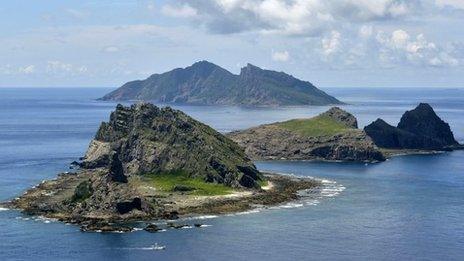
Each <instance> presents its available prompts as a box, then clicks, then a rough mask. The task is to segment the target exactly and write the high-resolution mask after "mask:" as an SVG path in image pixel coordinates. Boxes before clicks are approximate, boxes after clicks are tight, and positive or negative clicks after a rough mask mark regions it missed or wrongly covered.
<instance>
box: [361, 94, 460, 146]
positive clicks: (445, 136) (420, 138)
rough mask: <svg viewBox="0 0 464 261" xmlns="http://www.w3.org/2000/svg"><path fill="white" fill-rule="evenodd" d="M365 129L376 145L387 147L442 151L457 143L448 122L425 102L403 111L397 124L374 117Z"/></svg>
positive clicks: (457, 144)
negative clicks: (392, 124) (395, 125)
mask: <svg viewBox="0 0 464 261" xmlns="http://www.w3.org/2000/svg"><path fill="white" fill-rule="evenodd" d="M364 131H365V132H366V133H367V134H368V135H369V136H370V137H371V138H372V139H373V141H374V142H375V144H376V145H377V146H379V147H382V148H388V149H418V150H443V149H452V148H454V147H458V146H459V143H458V142H457V141H456V140H455V139H454V136H453V133H452V132H451V129H450V127H449V125H448V124H447V123H446V122H444V121H443V120H442V119H440V118H439V117H438V116H437V114H436V113H435V112H434V110H433V108H432V107H431V106H430V105H429V104H426V103H421V104H419V105H418V106H417V107H416V108H415V109H414V110H411V111H407V112H405V113H404V114H403V116H402V117H401V120H400V122H399V124H398V126H397V127H394V126H391V125H389V124H388V123H386V122H385V121H383V120H382V119H377V120H376V121H374V122H373V123H371V124H369V125H368V126H366V127H365V128H364Z"/></svg>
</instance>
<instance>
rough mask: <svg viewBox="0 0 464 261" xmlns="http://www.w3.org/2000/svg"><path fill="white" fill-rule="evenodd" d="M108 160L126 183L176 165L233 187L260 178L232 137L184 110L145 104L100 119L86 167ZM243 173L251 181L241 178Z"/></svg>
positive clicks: (118, 178)
mask: <svg viewBox="0 0 464 261" xmlns="http://www.w3.org/2000/svg"><path fill="white" fill-rule="evenodd" d="M105 165H106V166H109V169H110V173H111V179H112V180H113V181H117V182H123V183H124V182H126V176H131V175H139V174H144V173H162V172H171V171H177V170H183V171H185V172H187V173H188V174H189V175H191V176H192V177H201V178H203V179H204V180H205V181H208V182H216V183H222V184H225V185H228V186H231V187H257V182H256V181H257V180H259V178H260V176H259V172H258V171H257V170H256V167H255V166H254V165H253V163H252V162H251V161H250V159H249V158H248V157H247V156H246V155H245V153H244V151H243V149H242V148H240V147H239V146H238V145H237V144H235V143H234V142H233V141H231V140H229V139H228V138H226V137H225V136H223V135H222V134H220V133H218V132H217V131H215V130H213V129H212V128H210V127H209V126H206V125H204V124H202V123H200V122H198V121H196V120H194V119H192V118H191V117H189V116H187V115H186V114H184V113H182V112H180V111H177V110H173V109H171V108H162V109H160V108H158V107H156V106H154V105H152V104H147V103H141V104H137V105H133V106H131V107H124V106H122V105H118V106H117V108H116V111H114V112H113V113H112V114H111V116H110V121H109V122H104V123H102V124H101V126H100V129H99V130H98V132H97V134H96V136H95V139H94V140H93V141H92V142H91V145H90V146H89V150H88V152H87V154H86V159H85V160H84V162H83V164H82V166H83V167H84V168H87V169H93V168H98V167H102V166H105ZM251 170H253V171H254V172H253V171H251ZM251 172H253V173H255V175H251V176H250V175H248V173H251ZM256 173H258V174H256ZM243 175H247V176H250V177H251V179H252V180H251V181H249V180H247V182H242V180H243V179H244V178H243V177H242V176H243Z"/></svg>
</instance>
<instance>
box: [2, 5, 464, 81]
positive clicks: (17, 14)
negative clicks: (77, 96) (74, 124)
mask: <svg viewBox="0 0 464 261" xmlns="http://www.w3.org/2000/svg"><path fill="white" fill-rule="evenodd" d="M463 26H464V0H280V1H279V0H190V1H186V0H111V1H109V0H98V1H97V0H93V1H85V0H79V1H73V0H68V1H62V0H41V1H35V0H28V1H26V0H15V1H1V3H0V87H36V86H37V87H45V86H50V87H71V86H72V87H86V86H95V87H118V86H121V85H122V84H124V83H125V82H127V81H131V80H135V79H144V78H146V77H148V76H149V75H151V74H154V73H162V72H165V71H169V70H171V69H174V68H178V67H186V66H189V65H191V64H193V63H194V62H196V61H200V60H208V61H210V62H213V63H215V64H217V65H219V66H221V67H224V68H226V69H228V70H229V71H231V72H233V73H239V72H240V68H241V67H243V66H246V64H247V63H251V64H254V65H256V66H259V67H262V68H266V69H271V70H276V71H284V72H286V73H288V74H291V75H293V76H295V77H297V78H300V79H303V80H307V81H310V82H312V83H313V84H315V85H316V86H319V87H395V88H402V87H442V88H460V87H464V77H463V76H464V29H463Z"/></svg>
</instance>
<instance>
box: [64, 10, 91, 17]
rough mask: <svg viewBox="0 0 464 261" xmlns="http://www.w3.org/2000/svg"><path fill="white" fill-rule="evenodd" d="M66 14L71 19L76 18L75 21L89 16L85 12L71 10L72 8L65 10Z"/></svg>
mask: <svg viewBox="0 0 464 261" xmlns="http://www.w3.org/2000/svg"><path fill="white" fill-rule="evenodd" d="M66 13H68V14H69V15H71V16H72V17H73V18H76V19H84V18H86V17H87V16H88V15H89V13H87V12H84V11H81V10H77V9H72V8H68V9H66Z"/></svg>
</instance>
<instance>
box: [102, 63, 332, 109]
mask: <svg viewBox="0 0 464 261" xmlns="http://www.w3.org/2000/svg"><path fill="white" fill-rule="evenodd" d="M101 99H102V100H116V101H120V100H145V101H153V102H162V103H188V104H217V105H257V106H277V105H327V104H341V102H340V101H339V100H337V99H336V98H334V97H332V96H330V95H328V94H326V93H325V92H323V91H321V90H319V89H317V88H316V87H315V86H314V85H312V84H311V83H309V82H305V81H301V80H298V79H296V78H294V77H292V76H291V75H288V74H285V73H283V72H275V71H270V70H263V69H260V68H258V67H256V66H253V65H251V64H248V65H247V66H246V67H244V68H242V70H241V72H240V74H239V75H234V74H232V73H230V72H229V71H227V70H225V69H223V68H221V67H219V66H217V65H215V64H212V63H210V62H206V61H201V62H197V63H195V64H193V65H192V66H189V67H187V68H178V69H174V70H172V71H169V72H166V73H162V74H154V75H152V76H150V77H149V78H147V79H145V80H142V81H132V82H128V83H126V84H124V85H123V86H122V87H120V88H118V89H116V90H115V91H113V92H111V93H109V94H107V95H105V96H104V97H102V98H101Z"/></svg>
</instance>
